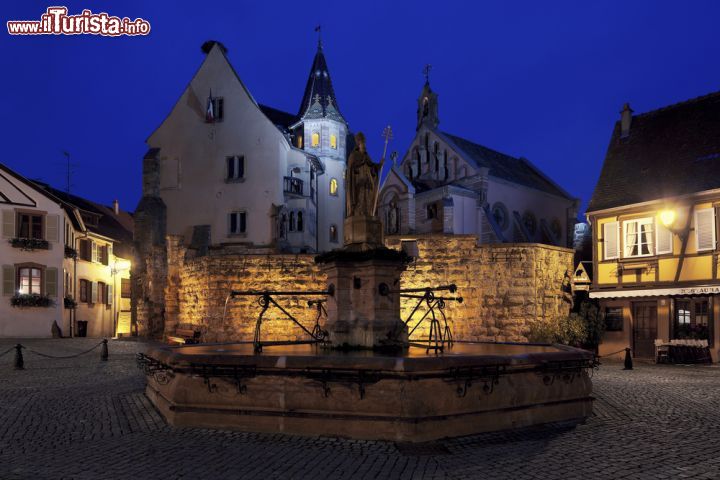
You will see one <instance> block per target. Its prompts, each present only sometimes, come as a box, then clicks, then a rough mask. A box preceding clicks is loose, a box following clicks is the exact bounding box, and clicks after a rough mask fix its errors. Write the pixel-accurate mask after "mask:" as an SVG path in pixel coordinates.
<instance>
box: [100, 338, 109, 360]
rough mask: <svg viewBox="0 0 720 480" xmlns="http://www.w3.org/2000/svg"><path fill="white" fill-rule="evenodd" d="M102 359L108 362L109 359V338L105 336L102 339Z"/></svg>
mask: <svg viewBox="0 0 720 480" xmlns="http://www.w3.org/2000/svg"><path fill="white" fill-rule="evenodd" d="M100 360H101V361H103V362H107V360H108V346H107V338H103V341H102V349H101V350H100Z"/></svg>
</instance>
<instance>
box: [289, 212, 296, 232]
mask: <svg viewBox="0 0 720 480" xmlns="http://www.w3.org/2000/svg"><path fill="white" fill-rule="evenodd" d="M288 230H290V231H291V232H294V231H295V212H290V220H289V221H288Z"/></svg>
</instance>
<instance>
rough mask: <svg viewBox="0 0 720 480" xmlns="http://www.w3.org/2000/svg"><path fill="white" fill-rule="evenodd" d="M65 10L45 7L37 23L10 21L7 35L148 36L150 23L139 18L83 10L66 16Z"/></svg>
mask: <svg viewBox="0 0 720 480" xmlns="http://www.w3.org/2000/svg"><path fill="white" fill-rule="evenodd" d="M67 13H68V9H67V7H48V9H47V11H46V12H45V13H44V14H42V16H41V17H40V20H10V21H8V22H7V29H8V33H9V34H10V35H81V34H88V35H104V36H108V37H119V36H121V35H148V34H149V33H150V22H148V21H147V20H144V19H142V18H136V19H135V20H130V19H129V18H127V17H125V18H120V17H114V16H112V15H108V14H107V13H105V12H102V13H92V12H91V11H90V10H87V9H86V10H83V11H82V13H81V14H79V15H68V14H67Z"/></svg>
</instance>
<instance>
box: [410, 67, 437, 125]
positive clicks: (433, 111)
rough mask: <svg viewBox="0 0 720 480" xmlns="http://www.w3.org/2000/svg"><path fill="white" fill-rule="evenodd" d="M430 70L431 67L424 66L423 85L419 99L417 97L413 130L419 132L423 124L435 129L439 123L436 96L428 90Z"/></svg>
mask: <svg viewBox="0 0 720 480" xmlns="http://www.w3.org/2000/svg"><path fill="white" fill-rule="evenodd" d="M431 68H432V66H431V65H425V68H424V69H423V75H425V85H423V89H422V91H421V92H420V97H418V109H417V126H416V127H415V130H420V127H421V126H422V125H423V124H425V125H428V126H429V127H430V128H437V126H438V124H439V123H440V118H439V117H438V99H437V97H438V96H437V93H435V92H433V91H432V89H431V88H430V69H431Z"/></svg>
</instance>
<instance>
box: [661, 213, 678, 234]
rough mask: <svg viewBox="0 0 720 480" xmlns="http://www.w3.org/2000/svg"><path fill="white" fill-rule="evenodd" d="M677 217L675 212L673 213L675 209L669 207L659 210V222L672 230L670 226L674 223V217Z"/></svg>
mask: <svg viewBox="0 0 720 480" xmlns="http://www.w3.org/2000/svg"><path fill="white" fill-rule="evenodd" d="M676 217H677V214H676V213H675V210H673V209H671V208H669V209H665V210H662V211H661V212H660V222H662V224H663V225H664V226H665V228H667V229H669V230H672V226H673V224H674V223H675V218H676Z"/></svg>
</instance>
